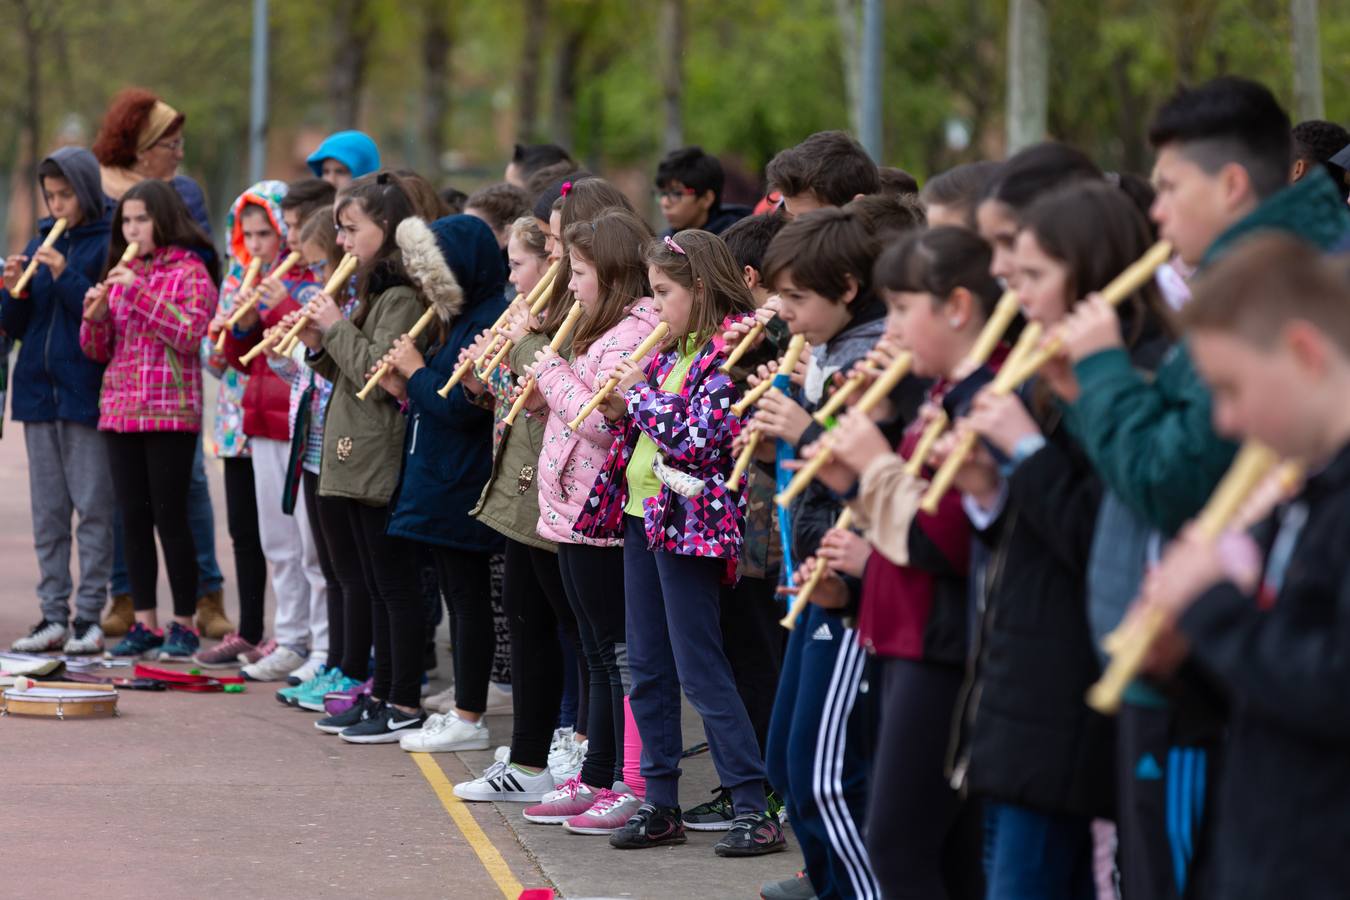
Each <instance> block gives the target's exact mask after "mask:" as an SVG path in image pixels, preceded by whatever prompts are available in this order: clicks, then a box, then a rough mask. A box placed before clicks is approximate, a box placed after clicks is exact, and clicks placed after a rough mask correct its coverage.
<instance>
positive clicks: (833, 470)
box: [752, 423, 858, 494]
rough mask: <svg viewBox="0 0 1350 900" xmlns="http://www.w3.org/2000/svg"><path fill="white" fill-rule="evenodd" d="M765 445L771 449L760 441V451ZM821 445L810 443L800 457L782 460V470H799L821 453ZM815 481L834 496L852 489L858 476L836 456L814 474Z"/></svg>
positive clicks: (770, 444)
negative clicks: (832, 492) (833, 493)
mask: <svg viewBox="0 0 1350 900" xmlns="http://www.w3.org/2000/svg"><path fill="white" fill-rule="evenodd" d="M752 426H753V423H752ZM765 444H768V446H769V447H770V448H772V447H773V444H772V443H771V442H768V441H761V442H760V445H759V446H760V449H761V450H762V449H763V448H764V446H765ZM823 445H824V439H821V440H818V441H812V442H811V443H809V444H807V445H806V446H805V447H803V448H802V449H801V455H800V457H798V458H797V459H789V460H784V461H783V468H784V469H787V470H788V471H789V472H795V471H797V470H798V469H801V468H802V467H803V466H805V465H806V463H807V462H808V461H809V460H811V459H814V458H815V456H816V454H818V453H819V452H820V451H821V448H822V446H823ZM773 458H774V457H770V459H769V460H766V461H772V459H773ZM816 480H817V481H819V482H820V483H821V484H823V485H825V486H826V487H827V488H829V489H830V490H832V491H834V492H835V493H836V494H843V493H846V492H847V491H850V490H852V489H853V485H855V484H857V483H858V476H857V474H855V473H854V471H853V470H852V469H851V468H849V467H848V466H846V465H844V464H842V463H840V462H839V461H838V456H831V458H830V461H829V462H827V463H825V465H823V466H821V467H820V470H819V471H817V472H816Z"/></svg>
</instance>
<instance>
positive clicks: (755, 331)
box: [718, 313, 777, 375]
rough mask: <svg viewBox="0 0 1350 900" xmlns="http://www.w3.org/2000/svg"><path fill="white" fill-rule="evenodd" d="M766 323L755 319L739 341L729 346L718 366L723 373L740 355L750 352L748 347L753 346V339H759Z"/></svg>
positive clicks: (738, 360) (726, 371) (729, 369)
mask: <svg viewBox="0 0 1350 900" xmlns="http://www.w3.org/2000/svg"><path fill="white" fill-rule="evenodd" d="M774 315H777V313H774ZM767 325H768V323H767V322H759V321H756V322H755V324H754V325H752V326H750V330H749V331H747V332H746V333H745V337H743V338H741V341H740V343H739V344H737V345H736V346H735V347H732V348H731V352H730V353H728V354H727V360H726V362H724V363H722V365H721V366H719V367H718V369H719V371H721V372H722V374H723V375H725V374H726V373H728V372H730V371H731V370H732V368H733V367H734V366H735V365H736V363H738V362H740V361H741V357H742V356H745V354H747V353H749V352H750V348H751V347H753V346H754V344H755V341H757V340H759V336H760V335H762V334H763V333H764V328H765V327H766V326H767Z"/></svg>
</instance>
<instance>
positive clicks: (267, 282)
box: [240, 278, 290, 325]
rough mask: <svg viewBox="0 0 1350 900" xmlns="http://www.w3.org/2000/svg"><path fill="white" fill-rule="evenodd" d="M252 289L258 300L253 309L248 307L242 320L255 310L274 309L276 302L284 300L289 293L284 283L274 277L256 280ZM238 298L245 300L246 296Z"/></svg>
mask: <svg viewBox="0 0 1350 900" xmlns="http://www.w3.org/2000/svg"><path fill="white" fill-rule="evenodd" d="M254 290H255V291H257V293H258V302H257V304H256V305H255V306H254V307H253V309H250V310H249V311H248V312H247V313H245V314H244V320H247V319H248V317H249V316H250V315H253V314H254V311H255V310H264V311H265V310H269V309H274V308H275V307H276V305H277V304H278V303H280V302H281V301H283V300H285V299H286V298H287V297H288V296H289V295H290V292H289V291H287V290H286V285H284V284H282V283H281V282H280V281H277V280H276V279H275V278H264V279H263V280H262V281H260V282H258V286H257V287H255V288H254ZM240 299H241V300H247V299H248V298H247V297H242V298H240ZM240 324H241V325H242V324H243V321H241V322H240Z"/></svg>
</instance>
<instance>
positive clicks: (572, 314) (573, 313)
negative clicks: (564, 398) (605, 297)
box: [503, 300, 582, 425]
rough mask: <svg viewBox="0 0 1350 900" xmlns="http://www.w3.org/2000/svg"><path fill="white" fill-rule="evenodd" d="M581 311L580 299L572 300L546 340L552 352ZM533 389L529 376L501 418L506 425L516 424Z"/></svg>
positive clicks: (574, 325) (565, 338)
mask: <svg viewBox="0 0 1350 900" xmlns="http://www.w3.org/2000/svg"><path fill="white" fill-rule="evenodd" d="M581 313H582V309H581V301H580V300H575V301H573V303H572V308H571V309H569V310H568V311H567V317H566V318H565V319H563V320H562V324H561V325H559V326H558V332H557V334H555V335H553V340H551V341H549V342H548V346H549V349H551V350H552V351H553V352H554V353H557V352H558V349H559V348H560V347H562V345H563V344H564V343H566V341H567V336H568V335H569V334H571V333H572V329H573V328H575V327H576V324H577V322H578V321H580V319H581ZM533 390H534V378H533V376H531V377H530V378H528V379H527V380H526V381H525V386H524V387H523V388H521V389H520V396H519V397H517V398H516V402H515V403H513V404H511V411H510V412H509V413H507V414H506V418H505V419H504V420H503V421H504V422H506V424H507V425H514V424H516V416H518V415H520V411H521V410H522V409H524V408H525V402H526V400H528V399H529V396H530V392H531V391H533Z"/></svg>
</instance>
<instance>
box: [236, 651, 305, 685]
mask: <svg viewBox="0 0 1350 900" xmlns="http://www.w3.org/2000/svg"><path fill="white" fill-rule="evenodd" d="M304 664H305V658H304V657H303V656H301V655H300V654H299V653H296V652H295V651H294V650H292V649H291V648H290V647H283V646H281V645H280V644H278V645H277V647H276V649H275V650H273V651H272V652H271V653H269V654H267V655H266V656H264V657H263V658H262V659H260V660H258V661H257V662H255V663H252V664H251V665H247V666H244V667H243V668H242V669H240V670H239V674H240V675H243V676H244V677H245V678H247V679H248V680H249V681H281V680H282V679H283V678H285V677H286V676H287V675H289V674H291V673H292V672H294V671H295V670H296V669H298V668H300V667H301V666H303V665H304Z"/></svg>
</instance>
